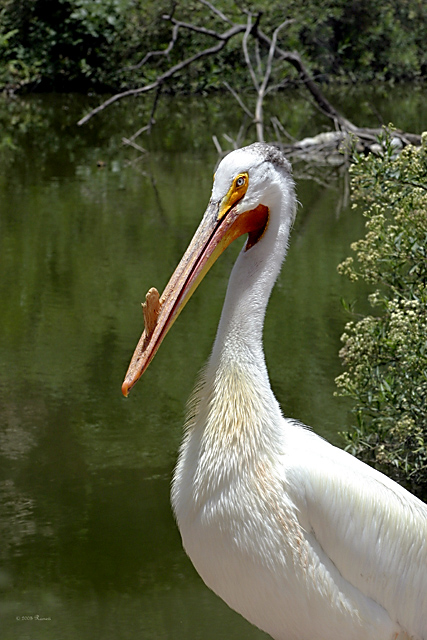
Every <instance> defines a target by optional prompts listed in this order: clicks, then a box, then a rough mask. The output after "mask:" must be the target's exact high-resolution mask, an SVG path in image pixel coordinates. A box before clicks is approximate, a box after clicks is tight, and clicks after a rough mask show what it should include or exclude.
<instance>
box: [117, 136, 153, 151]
mask: <svg viewBox="0 0 427 640" xmlns="http://www.w3.org/2000/svg"><path fill="white" fill-rule="evenodd" d="M122 143H123V144H127V145H129V146H130V147H133V148H134V149H136V150H137V151H140V152H141V153H148V152H147V149H144V147H141V146H140V145H139V144H136V142H134V141H133V140H132V138H122Z"/></svg>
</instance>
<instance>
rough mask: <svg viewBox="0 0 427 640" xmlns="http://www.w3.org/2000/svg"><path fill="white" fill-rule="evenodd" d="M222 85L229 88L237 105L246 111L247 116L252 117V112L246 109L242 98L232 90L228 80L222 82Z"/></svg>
mask: <svg viewBox="0 0 427 640" xmlns="http://www.w3.org/2000/svg"><path fill="white" fill-rule="evenodd" d="M223 84H224V86H225V87H227V89H228V90H229V92H230V93H231V94H232V95H233V97H234V98H235V99H236V101H237V102H238V104H239V106H240V107H241V108H242V109H243V111H244V112H245V113H246V115H247V116H249V117H250V118H253V117H254V115H253V113H251V112H250V111H249V109H248V107H247V106H246V105H245V103H244V102H243V100H242V99H241V98H240V96H239V95H238V93H236V91H234V89H233V87H231V86H230V85H229V84H228V82H223Z"/></svg>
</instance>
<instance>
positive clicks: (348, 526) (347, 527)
mask: <svg viewBox="0 0 427 640" xmlns="http://www.w3.org/2000/svg"><path fill="white" fill-rule="evenodd" d="M306 433H307V432H306ZM307 436H308V437H309V438H310V439H311V438H313V441H312V442H313V446H312V447H307V443H305V446H304V449H301V453H300V455H299V456H298V457H297V459H296V460H295V464H293V465H292V471H291V473H292V474H295V477H294V481H295V482H300V483H302V484H303V487H304V492H305V495H304V497H303V498H301V499H300V500H301V504H304V508H303V509H301V518H302V520H303V522H302V524H303V526H304V527H305V528H306V530H307V531H308V532H310V533H311V534H312V535H314V536H315V538H316V540H317V542H318V543H319V545H320V546H321V548H322V549H323V551H324V553H325V554H326V556H327V557H328V558H329V559H330V560H331V561H332V562H333V564H334V565H335V567H336V568H337V569H338V571H339V572H340V574H341V575H342V577H343V578H344V579H345V580H346V581H347V582H348V583H350V584H351V585H353V586H354V587H356V589H358V590H359V591H360V592H361V593H363V594H364V595H365V596H366V597H368V598H371V599H372V600H374V601H375V602H377V603H378V604H380V605H381V606H382V607H383V608H384V609H385V610H386V611H387V613H388V614H389V616H390V618H391V619H392V620H394V621H395V622H398V623H399V624H400V625H401V626H402V628H403V629H406V630H408V629H410V631H411V634H413V633H414V631H415V630H416V632H417V633H418V634H419V637H420V638H427V505H425V504H424V503H423V502H421V501H420V500H418V499H417V498H416V497H415V496H413V495H412V494H410V493H409V492H407V491H406V490H405V489H403V488H402V487H400V486H399V485H397V484H396V483H394V482H393V481H391V480H390V479H389V478H387V477H386V476H384V475H383V474H381V473H379V472H378V471H376V470H374V469H372V468H371V467H369V466H367V465H366V464H364V463H362V462H360V461H359V460H357V459H356V458H354V457H353V456H351V455H349V454H348V453H346V452H345V451H341V450H340V449H337V448H336V447H333V446H332V445H330V444H329V443H327V442H325V441H323V440H321V439H319V438H317V437H316V436H314V435H312V434H307ZM314 439H315V440H314ZM308 470H310V471H309V472H308ZM300 486H301V485H300Z"/></svg>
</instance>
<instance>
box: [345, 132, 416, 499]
mask: <svg viewBox="0 0 427 640" xmlns="http://www.w3.org/2000/svg"><path fill="white" fill-rule="evenodd" d="M381 143H382V147H383V153H382V154H380V155H378V156H375V155H372V154H371V155H370V156H368V157H366V158H365V157H360V156H356V157H355V163H354V165H353V166H352V168H351V171H352V189H353V199H354V201H355V204H354V205H353V206H362V207H363V209H364V215H365V216H366V218H367V222H366V229H367V231H366V235H365V237H364V238H362V239H361V240H358V241H357V242H355V243H353V244H352V246H351V248H352V250H353V251H354V252H355V254H356V259H354V258H353V257H349V258H347V259H346V260H345V261H344V262H343V263H342V264H340V265H339V267H338V269H339V271H340V272H341V273H343V274H346V275H347V276H348V277H350V279H352V280H357V279H358V278H362V279H363V280H365V281H366V282H367V283H370V284H372V285H373V286H374V292H373V293H372V294H371V295H370V296H369V301H370V303H371V305H372V307H373V308H374V309H375V313H373V315H367V316H366V317H362V318H361V319H359V320H353V321H351V322H349V323H348V324H347V325H346V328H345V333H344V334H343V336H342V342H343V343H344V346H343V347H342V349H341V351H340V356H341V358H342V360H343V362H344V365H345V368H346V370H345V372H344V373H342V374H341V375H340V376H338V378H337V379H336V384H337V386H338V389H339V393H340V395H345V396H350V397H351V398H353V400H354V402H355V404H354V414H355V416H356V419H357V424H356V425H355V427H354V429H353V430H352V431H351V432H349V433H345V434H344V437H345V440H346V443H347V447H346V448H347V449H348V450H350V451H351V452H352V453H353V454H357V455H358V456H359V457H362V458H364V459H365V460H367V461H370V462H373V463H374V464H377V465H380V466H382V467H386V471H387V473H388V474H389V475H392V476H394V477H395V478H396V479H398V480H406V481H409V482H411V483H412V484H413V485H414V486H415V485H417V486H418V487H420V488H421V487H423V485H424V488H425V485H427V133H424V134H423V136H422V145H421V147H413V146H407V147H405V148H404V149H403V150H402V152H401V153H400V154H399V155H396V149H395V147H394V146H393V139H392V132H391V133H388V134H385V135H384V138H383V139H382V140H381Z"/></svg>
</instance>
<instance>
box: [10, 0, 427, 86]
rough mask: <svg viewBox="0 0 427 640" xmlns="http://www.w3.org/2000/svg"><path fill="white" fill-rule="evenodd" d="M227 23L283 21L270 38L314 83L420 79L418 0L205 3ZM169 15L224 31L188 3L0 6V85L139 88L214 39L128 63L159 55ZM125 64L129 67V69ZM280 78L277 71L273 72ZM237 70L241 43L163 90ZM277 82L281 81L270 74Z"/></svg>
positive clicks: (34, 1) (196, 38) (76, 1)
mask: <svg viewBox="0 0 427 640" xmlns="http://www.w3.org/2000/svg"><path fill="white" fill-rule="evenodd" d="M212 4H213V5H214V6H215V7H216V8H217V9H219V10H220V11H222V12H224V13H225V15H226V16H227V17H228V18H229V19H230V20H232V21H233V20H234V21H236V22H241V23H245V22H246V19H247V16H246V12H247V11H248V10H250V11H252V12H253V14H254V15H255V14H256V13H257V12H258V11H261V12H262V22H261V27H262V28H263V29H264V30H265V32H266V33H268V34H271V33H272V31H273V30H274V29H275V28H276V27H277V26H278V25H279V24H280V23H281V22H282V21H283V20H284V19H285V18H286V17H288V18H292V19H293V22H292V24H290V25H289V26H288V27H286V29H284V30H283V32H282V33H281V35H280V44H281V46H282V47H284V48H286V49H290V50H293V49H297V50H298V51H299V52H300V53H301V54H302V55H303V56H304V59H305V61H306V63H307V64H308V65H309V66H310V67H311V68H312V70H313V72H314V73H317V74H321V75H322V76H324V77H331V76H334V77H337V76H338V77H341V76H342V77H345V78H349V77H350V78H353V79H354V78H357V79H364V80H369V79H375V80H379V79H380V80H384V79H386V80H387V79H388V80H390V79H391V80H396V79H397V80H399V79H414V78H417V77H419V76H423V75H424V76H425V75H426V73H427V49H426V47H425V44H424V42H425V32H426V25H427V5H426V3H423V2H420V1H419V0H352V1H351V2H349V1H348V0H321V1H320V0H307V1H306V2H304V3H301V2H300V1H299V0H289V2H287V3H286V6H285V7H284V5H283V2H281V1H280V0H268V1H267V0H256V1H252V0H234V1H233V2H230V1H228V0H213V2H212ZM173 5H176V6H175V13H174V15H175V16H176V17H177V18H178V19H180V20H182V21H184V22H191V23H193V24H196V25H199V26H203V27H207V28H210V29H215V30H217V31H219V32H222V31H226V30H227V29H228V28H229V26H230V25H229V24H228V23H227V22H224V20H222V19H221V17H219V16H218V15H216V14H215V13H214V12H213V11H211V10H210V9H209V8H208V7H207V6H206V5H204V4H202V3H201V2H200V1H198V0H188V1H187V0H185V1H184V0H181V1H178V2H176V3H174V2H172V1H171V0H0V86H1V85H7V84H9V85H12V86H17V85H18V86H19V85H23V84H30V86H34V85H38V86H41V88H55V89H58V88H59V89H66V90H69V89H86V88H87V87H94V88H97V89H100V88H111V89H119V88H121V87H131V86H135V85H138V86H139V85H140V84H141V83H143V82H145V81H147V80H150V79H151V78H153V76H154V75H155V74H156V73H157V72H158V71H159V69H160V70H164V69H165V68H166V66H169V65H171V64H175V63H176V62H178V61H179V60H181V59H182V58H183V57H184V56H189V55H191V54H194V53H195V52H196V51H199V50H200V49H202V48H206V47H208V46H211V45H212V44H213V43H214V42H216V41H215V40H213V39H211V38H208V37H207V36H205V35H203V34H200V33H196V32H194V31H188V30H185V29H182V30H180V35H179V38H178V41H177V42H176V43H175V46H174V48H173V50H172V51H171V52H170V55H169V56H167V57H158V56H157V57H152V58H151V60H150V61H149V63H148V64H146V65H144V67H138V68H136V69H135V65H138V63H139V62H140V61H141V60H142V59H143V57H144V55H145V54H146V53H148V52H149V51H154V50H164V49H165V48H166V47H167V46H168V44H169V42H170V38H171V33H172V29H171V24H170V23H169V22H168V21H165V20H164V19H163V15H164V14H169V13H170V12H171V11H172V8H173ZM132 67H133V68H132ZM281 69H282V74H283V64H282V65H281ZM247 75H248V74H247V69H246V66H245V63H244V60H243V55H242V51H241V37H240V38H239V37H237V38H234V39H233V40H232V41H231V42H230V43H229V44H228V45H227V47H226V48H225V49H224V50H223V51H222V52H221V53H220V54H219V55H217V56H215V57H214V58H205V59H203V60H199V61H197V62H196V63H195V64H194V65H192V67H191V68H189V69H188V70H187V71H186V72H185V74H183V75H182V76H179V77H178V76H176V77H175V78H174V79H173V84H172V83H171V85H170V90H171V91H174V92H177V91H181V92H186V91H187V92H188V91H192V92H194V91H204V90H207V89H212V88H217V87H220V86H221V87H222V86H223V85H222V83H223V81H224V80H227V81H228V82H230V83H232V84H233V86H234V87H235V88H240V89H242V88H245V86H246V84H247V83H248V78H247ZM280 78H281V79H282V76H280Z"/></svg>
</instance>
